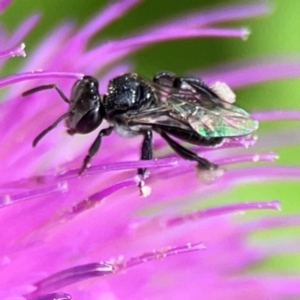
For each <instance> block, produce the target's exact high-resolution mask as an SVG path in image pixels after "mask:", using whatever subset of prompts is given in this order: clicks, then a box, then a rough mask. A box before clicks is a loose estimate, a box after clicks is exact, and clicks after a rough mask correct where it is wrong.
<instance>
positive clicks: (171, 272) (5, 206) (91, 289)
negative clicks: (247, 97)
mask: <svg viewBox="0 0 300 300" xmlns="http://www.w3.org/2000/svg"><path fill="white" fill-rule="evenodd" d="M8 2H9V1H6V2H5V1H4V2H3V4H2V5H3V6H1V5H0V8H1V9H2V8H4V7H5V6H6V5H7V4H8ZM137 2H138V1H136V0H125V1H120V2H116V3H114V4H112V5H110V6H108V7H107V8H106V9H104V10H103V11H102V12H100V13H99V14H97V15H96V16H95V17H94V18H93V19H92V20H90V22H88V23H87V24H86V25H84V27H82V28H79V29H78V28H74V26H73V25H72V24H70V23H65V24H64V25H61V26H59V27H57V28H56V29H55V30H54V31H53V32H52V33H51V34H49V35H48V36H47V38H45V39H44V40H43V41H42V42H41V43H40V44H39V46H38V47H37V48H36V50H35V51H34V52H33V53H29V57H28V58H26V63H25V65H24V66H23V67H22V69H21V70H20V72H19V73H17V74H14V75H10V76H7V77H2V78H1V79H0V86H1V87H5V86H8V85H9V87H8V88H7V89H6V90H5V93H4V94H3V99H5V101H3V103H2V104H1V110H0V111H1V119H0V120H1V121H0V132H1V136H0V138H1V145H2V147H1V149H0V153H1V154H0V159H1V167H2V172H1V179H0V182H1V184H0V188H1V194H0V207H1V211H0V215H1V217H0V220H1V226H0V245H1V248H0V267H1V276H0V298H1V299H5V300H8V299H10V300H13V299H14V300H17V299H18V300H21V299H35V300H54V299H60V300H62V299H70V298H71V297H72V298H73V299H81V300H84V299H97V300H99V299H109V300H117V299H209V300H212V299H224V300H225V299H230V300H233V299H244V300H248V299H260V300H263V299H286V298H288V297H299V295H300V288H299V286H300V285H299V283H300V280H299V276H298V274H297V275H295V276H286V275H285V274H277V275H276V274H271V273H263V272H262V271H261V270H260V269H258V270H255V268H253V267H255V266H258V265H259V264H261V263H262V262H264V261H265V260H266V259H268V258H270V257H271V256H272V255H273V254H274V253H280V254H285V253H287V254H288V253H290V251H289V249H286V248H285V247H284V245H282V244H281V245H280V246H283V247H278V248H277V249H276V247H275V248H274V247H273V246H274V244H272V242H274V241H271V240H267V239H266V240H260V241H258V242H256V243H254V241H253V240H250V237H251V236H252V234H253V233H254V232H260V231H261V230H272V229H277V228H279V227H283V228H285V227H287V226H297V225H298V223H299V216H297V215H295V216H293V217H288V216H287V215H283V216H279V213H278V212H272V213H269V214H268V215H266V216H265V217H261V216H258V215H255V217H253V218H252V219H249V218H246V217H245V216H243V217H242V218H241V217H240V216H239V214H238V216H237V213H240V212H246V211H249V210H278V209H279V207H280V204H279V201H278V200H277V199H264V200H262V199H258V200H257V199H253V201H252V202H245V203H240V202H238V201H232V203H229V204H228V203H227V204H224V203H221V204H220V203H219V204H218V203H217V202H214V203H209V204H207V203H205V200H208V199H212V197H215V198H216V199H217V198H218V197H219V196H220V197H223V198H224V197H225V196H224V195H225V193H226V192H228V191H230V189H232V188H233V187H239V188H243V185H244V184H247V185H250V184H255V183H256V184H258V183H261V182H262V183H264V182H266V181H272V180H279V179H280V180H282V179H283V180H286V181H287V180H289V179H291V180H294V179H298V178H299V176H300V168H298V167H294V166H284V165H279V164H272V163H271V162H272V161H273V160H274V159H276V158H277V155H276V154H275V153H273V152H270V151H269V150H268V151H266V149H275V148H278V147H279V146H281V145H282V144H284V145H286V144H291V143H292V142H293V138H294V136H295V135H293V134H290V135H287V136H285V138H284V139H278V132H279V131H278V130H272V131H268V133H267V134H265V135H264V134H263V133H261V136H262V138H260V141H259V142H258V143H257V144H256V145H255V147H253V148H251V150H246V149H245V148H247V147H250V146H253V145H254V144H255V142H256V137H247V138H246V137H243V138H236V139H233V140H225V142H224V143H223V144H222V145H221V146H219V147H214V148H207V147H193V149H194V150H195V151H197V152H199V153H200V152H201V155H202V154H203V156H205V157H206V158H208V159H209V160H211V161H212V162H214V163H216V164H218V165H220V166H221V167H222V168H224V169H226V171H225V173H224V174H223V176H221V177H220V178H217V179H216V180H215V181H214V182H213V183H212V184H210V185H206V184H203V183H201V182H199V180H198V179H197V177H196V175H195V170H194V163H192V162H189V161H184V160H182V159H180V158H179V157H178V156H176V155H174V153H172V152H171V151H170V149H169V148H168V147H166V145H165V143H164V142H163V141H162V140H161V139H160V138H159V137H156V138H155V141H154V149H155V153H156V156H157V157H159V159H155V160H152V161H140V160H139V159H138V155H139V147H140V143H141V140H140V138H135V139H132V140H129V139H128V140H127V139H122V138H120V137H117V136H116V135H113V136H111V137H107V138H106V139H105V140H103V144H102V147H101V150H100V151H99V153H98V154H97V155H96V156H95V157H94V158H93V161H92V166H91V167H90V168H89V169H88V170H87V171H86V172H85V173H84V174H83V175H82V177H78V170H79V168H80V166H81V163H82V160H83V158H84V156H85V154H86V152H87V149H88V147H89V145H90V144H91V143H92V142H93V140H94V139H95V136H96V135H97V132H96V131H95V133H92V134H89V135H82V136H80V135H75V136H74V137H72V138H71V137H70V136H68V135H67V134H66V133H65V128H64V127H63V125H59V126H58V127H57V128H56V129H55V130H53V131H51V132H50V133H49V134H48V135H47V137H45V138H44V139H43V140H42V141H41V142H40V143H39V145H38V146H37V147H36V148H32V141H33V139H34V138H35V137H36V136H37V135H38V134H39V133H40V132H41V130H43V129H44V128H46V127H47V126H49V125H50V124H51V123H52V122H53V121H54V120H56V119H57V117H58V116H60V115H62V113H64V112H65V111H66V109H67V106H66V103H64V102H63V101H61V100H60V98H59V96H58V94H57V93H56V91H55V90H49V91H43V92H40V93H36V94H33V95H31V96H30V97H22V96H21V94H22V92H24V91H26V90H28V89H30V88H33V87H35V86H39V85H41V84H48V83H52V82H55V83H57V85H58V86H59V87H60V88H61V89H62V90H63V91H64V92H65V94H68V91H70V89H71V87H72V85H73V84H74V81H75V80H76V79H78V78H82V76H83V74H93V75H95V74H96V75H97V74H101V76H99V80H100V83H101V93H105V92H106V86H107V82H108V80H109V79H110V78H113V77H114V76H117V75H119V74H120V73H124V72H128V71H130V70H132V66H131V65H129V64H127V63H120V61H121V60H122V59H123V58H124V57H126V56H128V55H130V54H131V53H132V52H134V51H136V50H138V49H140V48H142V47H145V46H147V45H149V44H151V43H156V42H159V41H165V40H169V39H180V38H190V37H202V36H214V37H237V38H242V39H244V38H246V36H247V34H248V31H247V30H245V29H243V28H242V29H240V28H227V27H224V26H221V25H220V24H222V23H224V22H226V21H231V20H236V19H244V18H248V17H254V16H257V15H260V14H263V13H265V12H267V11H268V7H267V6H266V5H265V4H260V3H255V4H244V5H235V6H234V5H233V6H228V7H226V8H225V7H222V8H219V9H218V8H215V9H213V10H211V11H206V12H204V13H201V12H195V13H194V14H192V15H186V16H184V17H182V18H177V19H174V20H169V21H168V22H166V23H163V24H159V25H156V26H153V27H151V28H148V29H146V30H144V31H142V32H139V33H137V34H136V35H135V36H129V37H125V38H122V39H118V40H111V41H109V42H106V43H101V44H98V45H95V46H94V47H93V48H87V44H88V42H89V41H90V39H91V38H92V37H93V35H94V34H96V33H97V32H98V31H100V30H101V29H102V28H103V27H105V26H106V25H107V24H109V23H110V22H112V21H113V20H114V19H116V18H118V17H121V16H122V15H123V14H125V13H126V11H127V10H128V9H130V8H131V7H132V6H134V5H135V4H137ZM37 20H38V16H37V15H33V16H31V17H29V18H28V19H27V20H26V21H25V22H24V23H23V24H21V25H20V27H19V29H18V30H17V31H16V32H15V33H14V34H12V35H11V38H5V37H4V36H3V37H0V38H1V39H2V45H5V47H3V49H2V51H1V52H0V58H2V60H3V61H4V60H6V59H8V58H9V57H12V56H24V55H25V52H24V45H23V44H22V41H23V40H24V39H25V37H26V34H27V33H28V32H29V31H30V30H31V28H33V27H34V26H35V24H36V22H37ZM16 45H20V46H16ZM41 67H42V68H43V70H45V71H34V70H38V69H40V68H41ZM107 70H108V71H107ZM77 72H78V73H77ZM257 74H259V76H257ZM299 74H300V68H299V63H298V67H297V68H296V67H295V61H292V62H289V61H286V60H283V61H281V62H278V61H276V62H267V61H262V62H259V63H253V62H249V63H247V62H245V63H244V64H241V65H235V66H222V67H221V68H220V69H214V70H213V69H211V70H207V71H204V72H203V73H201V76H202V77H203V78H204V79H205V80H206V81H207V83H208V84H212V83H214V82H216V81H217V80H221V81H224V82H226V83H228V84H229V86H231V87H233V88H238V87H241V86H247V85H250V84H253V83H256V82H263V81H265V80H271V79H276V78H287V77H296V76H299ZM197 75H200V74H198V73H197ZM254 75H255V76H254ZM253 78H255V80H253ZM30 80H34V81H30ZM299 116H300V113H299V112H297V111H266V112H264V111H257V112H253V117H254V118H255V119H257V120H259V121H265V120H277V119H278V120H281V119H287V120H291V119H299ZM258 134H259V135H260V132H258ZM263 162H265V163H263ZM261 163H263V164H261ZM138 167H147V168H149V170H150V176H149V178H147V179H146V184H147V185H148V186H149V187H151V189H152V193H151V195H150V196H149V197H147V198H143V197H140V196H139V193H138V188H137V182H136V178H135V174H136V169H137V168H138ZM253 186H254V185H253ZM224 199H225V198H224ZM288 243H293V240H292V239H289V240H288ZM275 246H278V244H277V245H276V244H275Z"/></svg>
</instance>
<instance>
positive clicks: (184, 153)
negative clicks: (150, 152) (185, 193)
mask: <svg viewBox="0 0 300 300" xmlns="http://www.w3.org/2000/svg"><path fill="white" fill-rule="evenodd" d="M159 133H160V135H161V136H162V137H163V138H164V139H165V140H166V142H167V143H168V144H169V145H170V147H171V148H172V149H173V150H174V151H175V152H176V153H177V154H178V155H180V156H181V157H182V158H184V159H187V160H193V161H196V162H197V163H198V168H199V169H202V170H215V169H217V168H218V166H217V165H215V164H213V163H211V162H210V161H208V160H207V159H205V158H203V157H200V156H198V155H197V154H196V153H194V152H192V151H191V150H189V149H187V148H185V147H183V146H181V145H180V144H179V143H177V142H176V141H174V140H173V139H172V138H170V137H169V136H168V135H167V134H166V133H165V132H163V131H160V132H159Z"/></svg>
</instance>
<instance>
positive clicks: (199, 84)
mask: <svg viewBox="0 0 300 300" xmlns="http://www.w3.org/2000/svg"><path fill="white" fill-rule="evenodd" d="M173 87H175V88H177V89H182V90H190V91H191V92H196V93H200V94H201V93H204V94H206V95H207V96H208V97H216V98H218V96H217V95H216V94H215V93H214V92H213V91H212V90H211V89H210V88H209V87H208V86H207V85H206V83H205V82H203V81H201V80H200V79H198V78H194V77H176V78H174V81H173Z"/></svg>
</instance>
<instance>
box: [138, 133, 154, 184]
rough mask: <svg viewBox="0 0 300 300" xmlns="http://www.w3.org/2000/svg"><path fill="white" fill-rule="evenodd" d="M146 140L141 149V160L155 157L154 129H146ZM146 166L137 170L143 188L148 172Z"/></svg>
mask: <svg viewBox="0 0 300 300" xmlns="http://www.w3.org/2000/svg"><path fill="white" fill-rule="evenodd" d="M143 135H144V140H143V144H142V149H141V160H151V159H152V157H153V154H152V131H151V130H146V131H144V132H143ZM146 171H147V169H146V168H139V169H138V171H137V175H138V176H139V177H140V178H141V181H140V182H139V188H140V189H141V188H142V187H143V185H144V181H143V179H144V176H145V173H146Z"/></svg>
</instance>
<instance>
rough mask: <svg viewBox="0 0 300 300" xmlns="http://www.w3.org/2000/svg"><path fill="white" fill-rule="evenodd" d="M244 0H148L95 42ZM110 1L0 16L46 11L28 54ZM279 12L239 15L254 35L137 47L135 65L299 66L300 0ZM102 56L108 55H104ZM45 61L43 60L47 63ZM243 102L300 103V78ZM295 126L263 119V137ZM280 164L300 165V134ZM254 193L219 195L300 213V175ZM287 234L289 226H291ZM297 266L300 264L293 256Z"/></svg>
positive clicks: (266, 86) (49, 4)
mask: <svg viewBox="0 0 300 300" xmlns="http://www.w3.org/2000/svg"><path fill="white" fill-rule="evenodd" d="M241 2H242V1H221V0H202V1H199V0H183V1H170V0H168V1H167V0H144V1H143V2H142V3H141V4H140V5H137V6H136V7H134V8H133V9H132V10H130V11H129V12H128V13H127V14H126V15H125V16H124V17H122V18H120V19H118V20H116V21H115V22H113V24H111V25H109V26H108V27H106V28H105V30H103V31H102V32H100V33H99V34H98V35H97V36H96V37H95V39H94V42H99V41H102V40H103V41H107V40H108V39H109V38H112V37H121V36H124V35H125V34H126V35H127V34H130V33H134V32H135V31H138V30H141V29H143V28H145V27H147V26H150V25H152V24H155V23H157V22H159V21H164V20H166V19H167V18H170V17H175V16H179V15H182V14H185V13H188V12H193V11H196V10H197V11H200V10H205V9H206V8H211V7H213V6H216V5H225V4H230V3H241ZM107 3H109V1H101V0H89V1H80V0H78V1H75V0H73V1H62V0H51V1H49V0H40V1H33V0H27V1H20V0H16V1H14V2H13V3H12V5H11V6H9V7H8V8H7V10H6V11H5V12H4V13H3V15H2V16H1V20H2V22H3V23H4V25H5V26H6V27H7V28H8V29H10V30H13V29H14V28H17V26H18V24H19V23H21V21H22V20H24V19H25V18H26V17H27V16H28V15H30V14H32V13H34V12H41V13H42V15H43V17H42V18H41V21H40V22H39V24H38V26H37V27H36V28H35V29H34V30H33V31H32V33H31V34H30V35H29V36H28V38H27V39H26V40H25V41H24V42H25V44H26V52H27V55H28V56H30V52H31V51H32V50H33V49H34V47H35V45H36V44H37V43H38V42H39V41H40V40H41V39H43V37H44V36H45V35H47V32H49V31H50V30H52V29H53V28H55V26H57V25H58V24H59V23H60V22H63V21H64V20H66V19H67V20H73V21H74V22H75V23H77V24H78V25H80V24H84V23H85V22H86V21H87V20H89V18H90V17H91V16H93V15H94V14H95V13H97V12H98V11H100V10H101V7H103V6H104V5H106V4H107ZM269 3H270V5H271V6H272V7H273V11H272V12H271V13H270V14H268V15H265V16H262V17H259V18H255V19H249V20H248V19H247V20H242V21H238V22H235V23H234V24H228V25H229V26H230V25H234V26H244V27H248V28H249V29H250V31H251V35H250V36H249V38H248V40H247V41H242V40H240V39H236V38H235V39H228V38H226V39H221V38H201V39H200V38H197V39H185V40H180V41H171V42H170V41H168V42H163V43H160V44H156V45H153V46H151V47H148V48H146V49H144V50H141V51H138V52H137V53H135V54H134V55H133V56H131V57H130V58H129V60H130V61H131V62H133V64H134V66H135V71H136V72H138V73H140V74H142V75H143V76H146V77H150V78H151V77H152V76H153V74H154V73H155V72H157V71H159V70H171V71H173V72H175V73H179V74H185V73H189V72H191V71H195V70H202V69H203V70H204V69H208V68H209V67H213V66H218V65H221V64H224V63H229V62H238V61H242V60H249V59H253V60H256V59H262V58H263V59H264V58H267V59H272V58H273V59H275V60H276V59H277V57H292V58H294V59H295V60H297V61H298V62H299V67H300V55H299V54H300V35H299V32H300V18H299V10H300V2H299V0H289V1H282V0H273V1H270V2H269ZM99 59H101V58H99ZM22 61H23V58H16V59H13V60H10V62H9V63H8V65H7V66H6V69H5V74H2V75H7V74H9V73H11V72H13V71H14V70H15V69H17V67H18V65H19V64H21V63H22ZM42 67H43V66H41V68H42ZM236 94H237V99H238V100H237V101H238V104H239V105H240V106H242V107H244V108H246V109H248V110H250V111H251V110H267V109H300V80H299V79H289V80H277V81H272V82H267V83H262V84H256V85H253V86H251V87H248V88H242V89H238V90H237V91H236ZM282 127H284V128H291V130H297V128H298V127H299V123H297V122H296V121H293V122H292V121H277V122H268V123H267V122H266V123H262V124H261V127H260V129H259V132H258V135H259V136H260V135H262V136H264V134H266V133H267V131H268V130H269V129H271V128H282ZM270 150H276V151H277V152H279V153H280V160H279V161H278V164H289V165H298V166H300V158H299V154H300V133H299V140H298V143H297V141H295V145H293V146H292V147H281V148H280V149H270ZM248 191H249V192H246V193H245V188H243V189H241V188H240V187H239V188H236V189H233V190H231V191H228V192H226V194H223V195H222V198H220V199H218V198H217V197H216V199H214V201H215V202H216V203H217V202H218V201H222V202H223V203H224V199H225V201H228V202H230V201H248V200H251V199H252V200H253V199H256V200H264V199H280V200H282V201H283V211H284V212H290V213H292V212H296V211H297V212H300V188H299V182H275V183H274V182H270V183H268V182H267V183H265V184H263V185H261V184H259V183H258V184H253V185H252V186H251V189H248ZM285 234H286V233H285ZM279 261H280V265H281V268H283V266H284V265H286V266H288V269H289V270H290V268H291V265H289V264H287V263H286V262H284V261H282V258H278V257H277V258H272V259H270V260H269V261H267V262H266V264H265V266H266V267H269V266H270V265H272V267H273V268H276V266H278V265H279ZM293 266H294V267H295V268H297V267H296V264H295V261H294V260H293Z"/></svg>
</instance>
